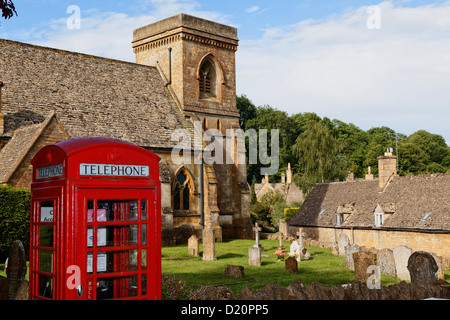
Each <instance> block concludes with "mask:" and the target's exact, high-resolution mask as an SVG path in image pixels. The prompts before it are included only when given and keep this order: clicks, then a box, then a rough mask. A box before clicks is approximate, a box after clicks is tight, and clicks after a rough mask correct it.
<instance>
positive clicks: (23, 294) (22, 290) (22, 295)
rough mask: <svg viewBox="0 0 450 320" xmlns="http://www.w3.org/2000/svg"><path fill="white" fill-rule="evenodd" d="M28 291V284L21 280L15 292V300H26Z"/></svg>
mask: <svg viewBox="0 0 450 320" xmlns="http://www.w3.org/2000/svg"><path fill="white" fill-rule="evenodd" d="M28 289H29V283H28V281H27V280H23V281H22V282H20V286H19V289H17V292H16V297H15V299H16V300H24V301H26V300H28Z"/></svg>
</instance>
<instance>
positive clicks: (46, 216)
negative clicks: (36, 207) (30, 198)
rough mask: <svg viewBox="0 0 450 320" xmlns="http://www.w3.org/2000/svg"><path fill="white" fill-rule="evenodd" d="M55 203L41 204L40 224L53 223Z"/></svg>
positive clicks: (44, 202)
mask: <svg viewBox="0 0 450 320" xmlns="http://www.w3.org/2000/svg"><path fill="white" fill-rule="evenodd" d="M53 210H54V208H53V201H43V202H41V212H40V219H39V221H40V222H47V223H52V222H53Z"/></svg>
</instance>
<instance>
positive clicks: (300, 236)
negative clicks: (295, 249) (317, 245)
mask: <svg viewBox="0 0 450 320" xmlns="http://www.w3.org/2000/svg"><path fill="white" fill-rule="evenodd" d="M297 236H298V244H299V245H300V251H301V250H303V248H304V247H305V246H304V245H303V235H302V230H300V229H299V230H298V232H297Z"/></svg>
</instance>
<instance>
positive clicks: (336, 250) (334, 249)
mask: <svg viewBox="0 0 450 320" xmlns="http://www.w3.org/2000/svg"><path fill="white" fill-rule="evenodd" d="M331 253H332V254H333V255H334V256H339V248H338V243H337V241H334V242H333V244H332V248H331Z"/></svg>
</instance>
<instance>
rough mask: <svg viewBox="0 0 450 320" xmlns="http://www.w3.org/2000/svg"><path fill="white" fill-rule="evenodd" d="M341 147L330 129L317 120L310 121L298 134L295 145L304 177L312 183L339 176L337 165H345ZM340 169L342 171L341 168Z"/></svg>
mask: <svg viewBox="0 0 450 320" xmlns="http://www.w3.org/2000/svg"><path fill="white" fill-rule="evenodd" d="M341 149H342V146H341V145H340V144H339V143H338V141H337V140H336V139H335V138H334V137H333V135H332V134H331V131H330V129H328V128H327V127H326V126H324V125H323V124H322V123H319V122H315V121H310V122H308V124H307V129H306V130H305V132H303V133H302V134H301V135H299V136H298V138H297V141H296V143H295V144H294V146H293V150H294V152H295V153H296V155H297V156H298V159H299V165H300V168H302V171H303V178H306V179H307V180H308V181H310V182H312V183H317V182H325V181H330V180H335V179H336V178H337V176H336V169H337V166H341V165H343V161H342V158H341V157H338V155H339V153H340V151H341ZM344 162H345V161H344ZM344 170H345V169H344ZM339 171H342V170H341V168H339Z"/></svg>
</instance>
